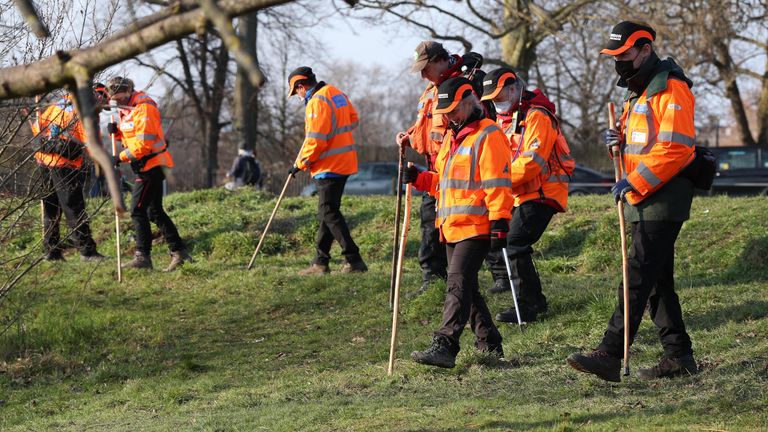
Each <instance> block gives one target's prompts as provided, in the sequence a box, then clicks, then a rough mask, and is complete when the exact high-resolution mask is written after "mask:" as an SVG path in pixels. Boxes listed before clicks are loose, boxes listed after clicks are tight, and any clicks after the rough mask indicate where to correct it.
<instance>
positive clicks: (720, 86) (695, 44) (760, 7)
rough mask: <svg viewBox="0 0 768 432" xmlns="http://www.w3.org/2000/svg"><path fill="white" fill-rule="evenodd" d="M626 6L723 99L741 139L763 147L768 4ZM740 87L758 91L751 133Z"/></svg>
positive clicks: (696, 0) (767, 123)
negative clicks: (649, 23)
mask: <svg viewBox="0 0 768 432" xmlns="http://www.w3.org/2000/svg"><path fill="white" fill-rule="evenodd" d="M631 10H632V12H633V14H634V15H635V16H636V17H637V18H640V19H645V20H647V21H649V22H652V23H654V25H656V27H657V32H658V33H659V35H660V38H659V39H660V42H661V44H662V45H663V46H665V47H669V48H670V49H671V50H674V52H675V53H676V54H677V55H676V57H678V58H679V60H680V62H681V63H683V64H684V65H687V66H689V67H690V68H691V70H692V72H693V78H694V79H695V81H697V82H698V83H700V84H704V85H706V87H705V88H706V89H708V90H709V91H716V92H718V93H720V94H721V95H722V96H723V97H724V98H725V99H726V100H727V101H728V104H729V105H730V110H731V112H732V114H733V119H734V122H735V124H736V128H737V130H738V132H739V135H740V138H741V141H742V142H743V143H744V144H745V145H760V146H764V147H768V3H766V2H765V1H762V0H729V1H716V0H691V1H688V0H685V1H684V0H674V1H644V2H641V3H640V4H636V3H633V5H632V6H631ZM743 86H746V87H748V88H750V89H752V90H753V91H754V93H755V94H758V95H759V96H758V97H757V98H756V99H757V106H756V111H757V118H756V120H757V121H756V124H754V125H753V127H754V130H755V131H757V132H756V133H754V134H753V132H752V131H751V128H750V124H749V119H748V114H747V113H748V111H749V110H748V108H747V105H748V104H749V103H750V99H751V98H749V97H748V96H746V95H745V94H744V93H745V92H744V87H743ZM699 93H702V92H701V91H700V92H699ZM699 105H700V106H701V104H699ZM697 111H698V109H697ZM714 118H716V117H714Z"/></svg>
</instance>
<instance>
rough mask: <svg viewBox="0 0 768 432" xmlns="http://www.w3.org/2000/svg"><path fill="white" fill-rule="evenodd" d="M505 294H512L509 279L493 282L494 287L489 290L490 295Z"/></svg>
mask: <svg viewBox="0 0 768 432" xmlns="http://www.w3.org/2000/svg"><path fill="white" fill-rule="evenodd" d="M503 292H512V287H511V286H510V285H509V279H496V280H495V281H493V286H492V287H490V288H488V294H501V293H503Z"/></svg>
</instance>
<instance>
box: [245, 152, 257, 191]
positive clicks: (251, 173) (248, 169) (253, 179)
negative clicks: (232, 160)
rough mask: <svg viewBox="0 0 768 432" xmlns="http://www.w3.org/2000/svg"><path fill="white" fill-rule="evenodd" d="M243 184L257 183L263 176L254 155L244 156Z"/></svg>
mask: <svg viewBox="0 0 768 432" xmlns="http://www.w3.org/2000/svg"><path fill="white" fill-rule="evenodd" d="M242 164H243V184H247V185H256V184H257V183H258V182H259V177H261V168H260V167H259V164H258V163H257V162H256V160H255V159H254V158H252V157H244V158H243V161H242Z"/></svg>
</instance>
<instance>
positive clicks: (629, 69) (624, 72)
mask: <svg viewBox="0 0 768 432" xmlns="http://www.w3.org/2000/svg"><path fill="white" fill-rule="evenodd" d="M634 62H635V61H634V60H623V61H615V62H614V65H613V66H614V68H616V73H617V74H619V76H620V77H621V78H623V79H624V80H627V79H629V78H630V77H632V76H634V75H635V74H636V73H637V69H635V66H634V65H633V64H632V63H634Z"/></svg>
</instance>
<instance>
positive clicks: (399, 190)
mask: <svg viewBox="0 0 768 432" xmlns="http://www.w3.org/2000/svg"><path fill="white" fill-rule="evenodd" d="M404 159H405V146H402V145H401V146H400V154H399V156H398V159H397V208H395V232H394V238H393V239H392V272H391V274H390V277H389V309H390V310H391V309H392V307H393V306H394V301H395V273H397V250H398V242H397V239H398V234H399V233H400V210H401V207H402V206H403V188H402V183H401V182H402V181H403V162H404Z"/></svg>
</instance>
